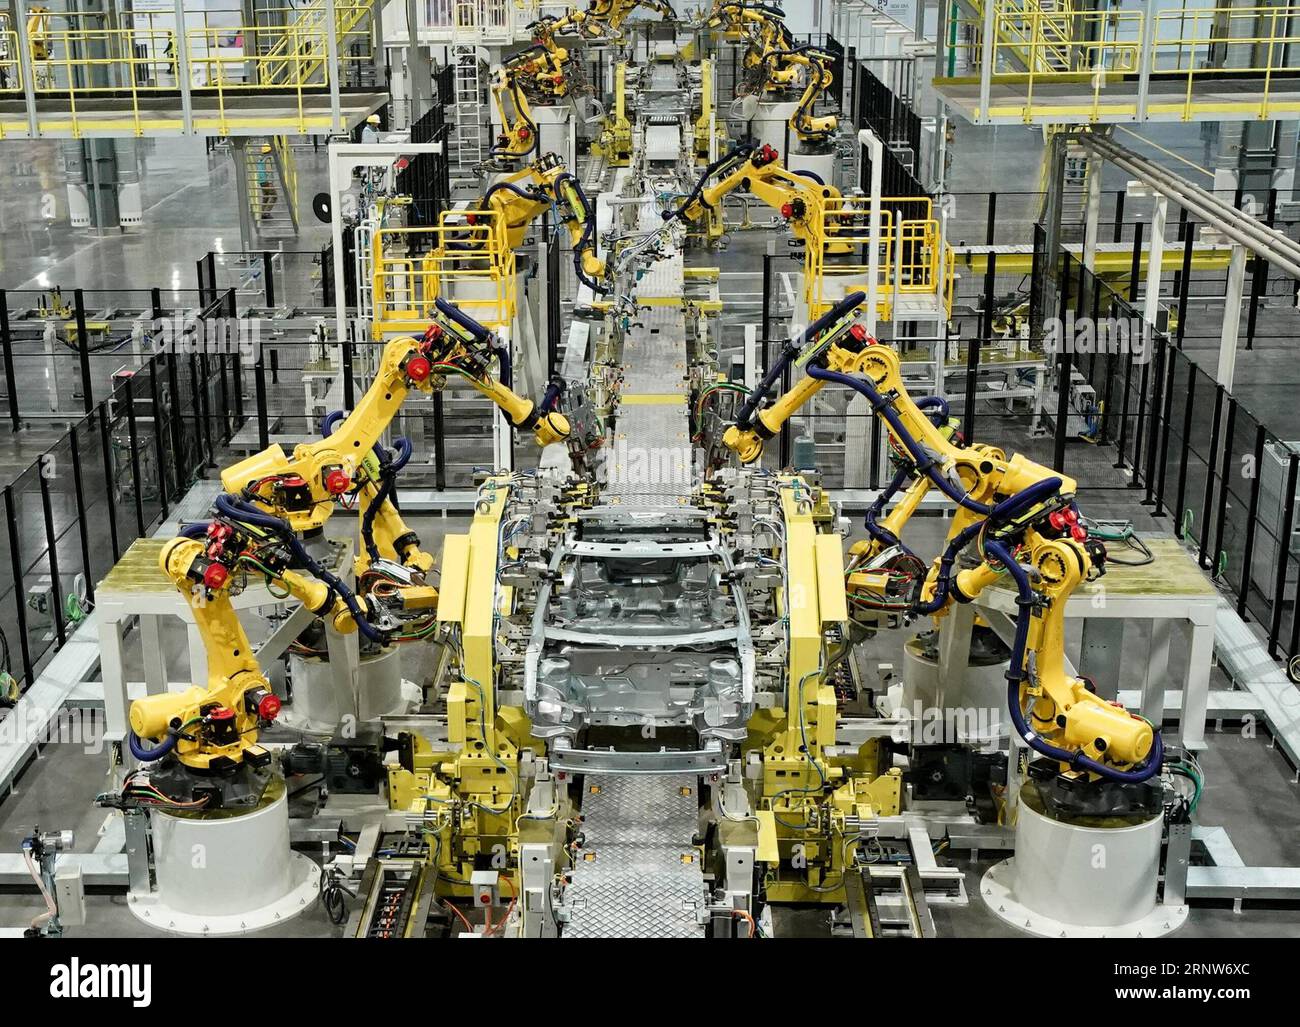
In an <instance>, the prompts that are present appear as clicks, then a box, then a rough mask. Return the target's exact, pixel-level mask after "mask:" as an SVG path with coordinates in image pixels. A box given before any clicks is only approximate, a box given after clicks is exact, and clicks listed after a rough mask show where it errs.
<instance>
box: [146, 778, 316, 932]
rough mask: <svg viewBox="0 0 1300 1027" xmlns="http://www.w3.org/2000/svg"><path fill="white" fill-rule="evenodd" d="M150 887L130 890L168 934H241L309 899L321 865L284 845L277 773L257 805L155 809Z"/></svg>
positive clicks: (284, 814)
mask: <svg viewBox="0 0 1300 1027" xmlns="http://www.w3.org/2000/svg"><path fill="white" fill-rule="evenodd" d="M150 819H151V822H152V825H153V850H154V870H155V876H156V878H157V887H156V889H155V890H154V891H153V892H151V893H150V894H148V895H140V894H134V893H133V894H131V895H128V896H127V904H128V906H129V908H130V910H131V912H132V913H134V914H135V916H136V917H137V918H138V919H139V920H141V921H142V922H144V923H146V924H149V925H150V926H151V927H156V928H158V929H159V930H161V931H168V932H170V933H172V934H187V935H221V934H246V933H248V932H249V931H258V930H261V929H262V928H264V927H270V926H271V925H273V924H277V923H284V922H285V921H287V920H291V919H293V918H294V917H295V916H297V915H298V914H299V913H301V912H303V911H304V910H306V909H308V908H310V907H311V905H312V903H313V902H315V901H316V896H317V894H318V889H319V883H320V869H319V868H318V867H317V866H316V864H315V863H313V862H312V861H311V860H310V859H308V858H307V857H306V856H303V855H300V854H298V853H295V852H294V851H293V850H291V849H290V848H289V803H288V800H287V798H286V795H285V786H284V780H283V779H282V778H278V777H277V778H274V779H272V781H271V783H270V785H268V786H267V790H266V795H265V796H264V797H263V799H262V804H261V805H260V806H258V808H257V809H255V810H253V811H251V812H247V813H242V812H237V811H234V810H214V811H213V812H212V813H206V814H205V813H197V812H196V813H187V814H180V813H169V812H164V811H162V810H155V811H154V812H153V813H152V814H151V816H150Z"/></svg>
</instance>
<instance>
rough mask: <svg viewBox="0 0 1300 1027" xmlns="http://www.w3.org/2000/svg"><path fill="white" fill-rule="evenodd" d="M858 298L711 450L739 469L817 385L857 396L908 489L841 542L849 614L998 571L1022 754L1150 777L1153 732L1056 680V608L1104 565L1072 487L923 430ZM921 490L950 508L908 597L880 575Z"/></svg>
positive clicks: (946, 599)
mask: <svg viewBox="0 0 1300 1027" xmlns="http://www.w3.org/2000/svg"><path fill="white" fill-rule="evenodd" d="M865 299H866V297H865V296H864V294H863V293H861V292H857V293H853V294H851V295H850V296H848V297H846V298H845V299H844V300H843V301H842V302H841V303H839V304H838V305H837V306H836V307H834V308H833V309H832V310H830V311H829V312H828V313H827V314H825V315H824V316H823V317H821V318H819V319H818V320H817V321H816V322H815V323H814V324H813V325H811V326H810V327H809V328H808V330H807V331H806V332H805V333H804V335H803V336H802V339H801V340H800V342H799V343H797V344H796V343H791V344H789V345H787V346H786V348H785V349H784V350H783V351H782V353H781V354H780V356H779V357H778V359H777V360H776V362H775V363H774V364H773V366H772V367H771V368H769V370H768V372H767V373H766V374H765V375H764V377H763V379H762V381H760V383H759V384H758V386H756V387H755V389H754V391H753V393H752V394H751V395H750V396H749V397H748V399H747V400H746V402H745V404H744V405H743V406H742V407H741V409H740V410H739V411H738V413H737V415H736V424H734V425H732V426H731V427H730V428H728V430H727V431H726V433H725V434H724V436H723V443H724V444H725V445H726V446H727V447H728V448H729V449H731V450H733V451H734V452H735V453H736V454H737V455H738V456H739V457H740V459H741V461H742V462H743V463H752V462H753V461H755V460H757V459H758V457H759V456H760V455H761V453H762V450H763V443H764V441H765V440H766V439H769V438H771V437H773V436H774V435H775V434H776V433H777V432H779V431H780V430H781V429H782V428H783V427H784V425H785V423H786V422H787V421H788V420H789V418H790V417H791V416H792V415H793V414H794V413H795V412H796V411H797V410H799V409H800V408H801V407H802V406H803V405H804V404H805V403H807V402H808V401H809V400H810V399H811V398H812V397H813V396H814V395H816V393H817V392H818V391H819V390H820V389H821V387H822V386H823V385H825V384H826V383H828V382H831V383H835V384H840V385H845V386H848V387H850V388H852V389H854V390H855V391H857V392H859V393H860V394H862V395H863V396H865V397H866V398H867V400H868V401H869V402H870V404H871V406H872V410H873V412H874V413H875V415H876V416H878V417H880V418H881V419H882V420H883V421H884V422H885V425H886V428H887V430H888V433H889V436H890V438H891V441H892V443H893V445H894V449H895V452H896V453H897V454H898V457H899V463H900V465H901V470H900V472H899V474H898V475H897V476H896V477H895V479H894V482H893V483H891V487H890V490H889V491H890V492H893V491H896V489H897V488H898V487H901V483H902V482H903V481H905V480H909V479H910V480H911V481H912V485H911V487H910V488H909V489H908V491H907V493H906V494H905V495H904V497H903V499H902V501H901V502H900V503H899V505H898V507H897V508H896V509H895V510H894V512H893V513H892V514H891V515H890V517H889V518H887V519H886V521H885V522H883V523H882V524H877V523H875V521H874V519H873V516H872V515H869V516H868V519H867V528H868V532H869V534H870V535H871V538H870V540H869V541H868V542H866V543H864V544H860V545H857V546H855V547H854V549H853V552H852V556H853V562H852V564H851V565H850V572H849V577H848V581H847V587H848V592H849V597H850V599H851V600H854V601H855V606H858V605H860V606H861V607H862V608H865V609H866V610H870V611H879V610H885V609H892V610H895V611H905V612H906V613H907V614H908V615H918V614H922V615H935V616H938V615H941V614H942V613H943V612H944V611H945V610H946V609H947V608H948V606H949V605H951V604H952V603H953V602H963V603H964V602H970V601H972V600H973V599H975V598H976V597H977V596H978V595H979V594H980V593H981V592H982V591H983V590H984V589H986V588H988V587H989V586H990V585H991V584H993V583H994V582H995V581H997V580H999V579H1000V578H1001V577H1002V575H1003V574H1009V575H1010V576H1011V578H1012V580H1013V581H1014V582H1015V584H1016V590H1017V595H1018V602H1019V610H1020V613H1019V617H1018V619H1017V634H1016V644H1015V645H1014V646H1013V647H1012V656H1011V664H1010V669H1009V671H1008V674H1007V677H1008V683H1009V690H1008V704H1009V706H1010V709H1011V713H1012V719H1013V721H1015V723H1016V726H1017V731H1018V733H1019V734H1020V735H1021V736H1022V737H1023V738H1024V740H1025V741H1026V742H1027V743H1028V744H1029V745H1030V746H1031V748H1033V749H1034V750H1035V751H1036V752H1038V753H1040V754H1041V755H1043V756H1045V757H1047V758H1048V759H1049V760H1054V761H1056V762H1057V763H1058V764H1059V769H1060V772H1061V773H1062V774H1063V775H1067V776H1074V777H1078V778H1081V779H1083V780H1086V781H1093V780H1098V779H1101V778H1105V779H1107V780H1110V781H1119V782H1124V783H1128V782H1133V783H1140V782H1141V781H1144V780H1146V779H1147V778H1150V777H1151V776H1153V775H1154V774H1156V773H1158V772H1159V769H1160V763H1161V759H1162V752H1163V750H1162V747H1161V745H1160V738H1159V734H1158V733H1157V732H1155V731H1154V730H1153V728H1152V726H1151V725H1150V724H1149V723H1147V722H1146V721H1145V720H1142V719H1141V718H1138V717H1135V716H1133V715H1131V714H1129V713H1128V712H1127V711H1125V710H1124V709H1123V708H1121V707H1119V706H1117V705H1115V704H1112V703H1110V702H1107V701H1106V700H1104V699H1102V698H1100V697H1099V696H1097V695H1096V694H1095V693H1094V692H1093V690H1092V689H1091V687H1090V685H1089V683H1088V682H1086V681H1084V680H1083V679H1081V678H1078V677H1075V676H1073V675H1070V674H1068V673H1067V672H1066V660H1065V631H1064V617H1065V604H1066V602H1067V601H1068V600H1069V598H1070V595H1071V594H1072V593H1073V592H1074V590H1075V589H1076V588H1077V587H1078V585H1079V584H1080V582H1082V581H1084V580H1087V579H1090V578H1092V577H1095V576H1097V575H1099V574H1101V573H1102V572H1103V570H1104V563H1105V549H1104V547H1103V546H1101V545H1100V544H1099V543H1097V542H1095V541H1093V540H1091V539H1089V538H1088V534H1087V531H1086V530H1085V529H1084V528H1083V526H1082V524H1081V523H1080V515H1079V511H1078V507H1077V506H1076V504H1075V501H1074V493H1075V489H1076V486H1075V483H1074V482H1073V481H1072V480H1071V479H1069V478H1066V477H1065V476H1063V475H1059V474H1057V473H1056V472H1054V471H1052V470H1051V469H1050V468H1047V467H1043V466H1042V465H1040V464H1037V463H1034V462H1033V461H1031V460H1028V459H1026V458H1024V457H1023V456H1020V455H1013V456H1010V457H1008V456H1007V455H1006V454H1004V453H1003V452H1002V451H1001V450H998V449H996V448H994V447H990V446H982V445H965V444H961V443H960V442H959V441H957V440H956V436H955V434H954V431H953V430H952V428H951V426H950V425H947V424H938V423H936V421H935V420H934V419H932V417H931V416H930V415H928V414H927V412H926V410H925V409H923V407H922V405H921V404H918V403H917V402H916V401H914V400H913V399H912V398H911V397H910V396H909V395H908V393H907V389H906V387H905V385H904V382H903V379H902V375H901V373H900V365H899V356H898V353H897V352H896V351H895V350H894V349H892V348H891V347H889V346H887V345H880V344H877V343H876V340H874V339H872V338H871V337H870V336H868V335H867V333H866V331H865V329H863V327H862V326H861V325H859V324H857V322H856V316H857V312H858V310H859V309H860V308H861V306H862V304H863V303H864V301H865ZM792 365H793V366H799V367H802V368H803V369H804V371H805V377H803V378H802V379H801V380H800V381H799V382H798V383H796V384H795V385H794V386H793V387H792V388H791V389H790V390H789V392H787V393H786V394H785V395H784V396H782V397H781V398H780V399H779V400H778V401H777V402H776V403H775V404H773V405H772V406H771V407H769V408H768V409H766V410H761V411H760V409H759V407H760V406H761V405H762V403H763V402H764V401H765V399H766V398H767V395H768V393H769V392H770V391H771V390H772V388H773V387H774V386H775V385H776V383H777V381H778V380H779V378H780V377H781V375H782V374H783V373H784V371H785V369H786V368H787V367H789V366H792ZM922 403H924V404H925V405H926V406H936V405H937V406H939V407H940V408H943V411H944V416H945V417H946V404H944V403H943V402H942V401H941V400H940V401H937V402H931V401H924V400H923V401H922ZM934 488H937V489H939V490H940V491H942V492H943V493H944V494H945V495H946V496H947V497H948V498H949V499H951V500H952V501H953V503H955V504H956V505H957V507H958V510H957V513H956V514H955V516H954V517H953V518H952V521H951V528H950V530H949V534H948V540H947V546H946V548H945V550H944V553H943V555H942V556H941V557H940V558H939V559H937V560H936V561H934V563H933V565H932V566H931V567H930V569H929V571H928V573H926V574H925V575H924V580H923V581H920V582H918V583H917V584H918V586H919V587H917V588H916V590H915V591H914V593H913V594H911V595H904V594H900V592H899V590H898V587H897V584H896V582H897V581H898V580H899V579H898V578H897V577H896V576H895V574H894V571H895V570H896V568H897V566H898V564H897V563H896V562H895V561H897V560H898V558H899V557H900V555H901V556H903V557H906V558H907V559H908V560H910V562H911V563H912V565H918V564H919V565H921V566H924V565H923V564H921V563H920V561H919V560H918V559H917V558H916V557H915V556H914V555H913V554H911V553H910V551H909V550H907V549H906V547H905V546H904V545H903V544H902V542H901V540H900V536H901V532H902V529H903V527H904V526H905V524H906V522H907V518H908V517H910V516H911V514H912V513H913V512H914V511H915V510H916V508H917V507H918V506H919V504H920V500H921V499H922V498H923V497H924V495H925V494H926V492H927V491H929V490H930V489H934ZM886 498H888V496H886ZM879 506H883V503H882V504H879ZM877 512H878V508H877ZM972 545H974V546H975V547H976V549H977V551H978V560H977V561H976V562H975V564H974V565H973V566H970V567H966V568H964V569H962V570H960V571H954V566H955V564H956V562H957V559H958V557H959V556H960V555H961V554H962V553H963V552H964V551H966V550H967V549H968V548H969V547H971V546H972ZM1025 556H1027V562H1024V563H1022V562H1021V558H1022V557H1025ZM882 558H884V559H883V561H882Z"/></svg>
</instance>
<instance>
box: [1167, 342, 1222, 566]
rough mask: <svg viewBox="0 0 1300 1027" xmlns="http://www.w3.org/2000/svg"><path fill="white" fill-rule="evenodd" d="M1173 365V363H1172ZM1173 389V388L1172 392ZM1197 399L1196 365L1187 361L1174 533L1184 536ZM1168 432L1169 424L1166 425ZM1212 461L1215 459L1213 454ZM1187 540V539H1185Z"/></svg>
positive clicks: (1177, 535)
mask: <svg viewBox="0 0 1300 1027" xmlns="http://www.w3.org/2000/svg"><path fill="white" fill-rule="evenodd" d="M1171 366H1172V365H1171ZM1172 391H1173V390H1172V389H1171V390H1170V392H1172ZM1195 400H1196V365H1195V364H1193V363H1192V362H1191V361H1190V360H1189V361H1187V404H1186V406H1184V407H1183V451H1182V453H1181V454H1180V455H1179V458H1178V496H1177V498H1176V499H1175V501H1174V535H1175V536H1176V537H1178V538H1182V537H1183V536H1182V531H1183V511H1184V509H1185V502H1184V497H1185V495H1186V491H1187V457H1188V454H1189V453H1190V452H1191V449H1192V407H1193V406H1194V405H1195ZM1165 431H1166V435H1167V434H1168V425H1166V427H1165ZM1210 459H1211V461H1212V460H1213V459H1214V458H1213V456H1211V458H1210ZM1202 516H1204V511H1202ZM1184 541H1186V540H1184Z"/></svg>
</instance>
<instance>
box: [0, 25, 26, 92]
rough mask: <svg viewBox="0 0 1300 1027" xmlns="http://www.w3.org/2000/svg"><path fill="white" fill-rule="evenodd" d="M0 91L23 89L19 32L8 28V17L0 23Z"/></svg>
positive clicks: (20, 90)
mask: <svg viewBox="0 0 1300 1027" xmlns="http://www.w3.org/2000/svg"><path fill="white" fill-rule="evenodd" d="M0 24H2V25H3V27H0V93H21V92H22V91H23V71H22V64H21V63H19V60H18V33H17V32H13V31H11V30H10V29H9V28H8V25H9V20H8V19H7V18H6V19H5V20H4V22H3V23H0Z"/></svg>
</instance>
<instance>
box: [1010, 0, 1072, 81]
mask: <svg viewBox="0 0 1300 1027" xmlns="http://www.w3.org/2000/svg"><path fill="white" fill-rule="evenodd" d="M1074 17H1075V14H1074V11H1073V10H1072V9H1071V7H1070V5H1069V4H1068V3H1063V4H1061V5H1059V6H1051V7H1049V6H1047V5H1045V4H1043V3H1042V0H1010V2H1009V3H1007V4H1006V6H1005V7H999V9H998V12H997V15H996V20H995V22H994V24H995V27H996V30H997V34H998V42H999V44H1000V45H1001V46H1003V47H1004V48H1005V47H1010V48H1011V49H1012V50H1013V51H1019V52H1020V55H1021V61H1022V62H1023V64H1024V65H1025V67H1026V68H1028V69H1030V70H1046V71H1061V70H1066V71H1068V70H1069V68H1070V64H1071V62H1072V60H1073V55H1072V53H1071V48H1070V47H1071V44H1070V38H1071V20H1072V19H1073V18H1074Z"/></svg>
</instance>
